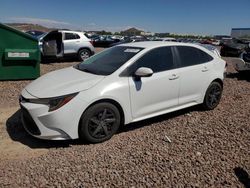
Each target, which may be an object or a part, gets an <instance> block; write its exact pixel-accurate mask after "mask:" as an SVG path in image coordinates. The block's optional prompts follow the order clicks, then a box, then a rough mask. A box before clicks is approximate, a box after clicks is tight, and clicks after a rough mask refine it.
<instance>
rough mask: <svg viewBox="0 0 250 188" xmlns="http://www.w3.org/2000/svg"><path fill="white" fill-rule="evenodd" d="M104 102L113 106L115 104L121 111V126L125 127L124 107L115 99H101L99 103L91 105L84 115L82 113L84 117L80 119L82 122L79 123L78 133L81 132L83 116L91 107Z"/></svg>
mask: <svg viewBox="0 0 250 188" xmlns="http://www.w3.org/2000/svg"><path fill="white" fill-rule="evenodd" d="M103 102H107V103H111V104H113V105H114V106H115V107H117V109H118V110H119V112H120V115H121V126H123V125H124V123H125V114H124V110H123V108H122V106H121V105H120V103H119V102H117V101H115V100H114V99H109V98H105V99H100V100H97V101H95V102H93V103H91V104H90V105H89V106H88V107H87V108H86V109H85V110H84V111H83V113H82V115H81V118H80V120H79V122H78V131H79V128H80V123H81V121H82V116H83V114H84V113H85V112H86V111H87V110H88V109H89V108H90V107H91V106H94V105H95V104H99V103H103Z"/></svg>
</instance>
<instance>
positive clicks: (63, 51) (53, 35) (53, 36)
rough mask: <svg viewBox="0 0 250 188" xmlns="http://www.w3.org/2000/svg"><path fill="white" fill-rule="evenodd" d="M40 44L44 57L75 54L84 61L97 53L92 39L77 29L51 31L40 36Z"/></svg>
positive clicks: (60, 56)
mask: <svg viewBox="0 0 250 188" xmlns="http://www.w3.org/2000/svg"><path fill="white" fill-rule="evenodd" d="M40 45H41V51H42V55H43V57H44V58H51V57H52V58H62V57H66V56H71V57H72V56H74V57H78V59H79V60H80V61H83V60H85V59H87V58H89V57H90V56H91V55H93V54H94V53H95V50H94V47H93V45H92V43H91V40H90V39H88V38H87V37H86V36H85V35H84V33H82V32H77V31H70V30H55V31H51V32H49V33H48V34H46V35H45V36H43V37H41V38H40Z"/></svg>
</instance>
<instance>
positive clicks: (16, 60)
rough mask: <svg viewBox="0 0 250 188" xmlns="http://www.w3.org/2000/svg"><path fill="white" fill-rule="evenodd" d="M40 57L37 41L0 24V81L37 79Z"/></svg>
mask: <svg viewBox="0 0 250 188" xmlns="http://www.w3.org/2000/svg"><path fill="white" fill-rule="evenodd" d="M40 56H41V55H40V50H39V46H38V40H37V39H35V38H33V37H32V36H30V35H28V34H26V33H23V32H21V31H18V30H16V29H14V28H12V27H9V26H6V25H4V24H1V23H0V80H23V79H35V78H37V77H39V76H40V59H41V57H40Z"/></svg>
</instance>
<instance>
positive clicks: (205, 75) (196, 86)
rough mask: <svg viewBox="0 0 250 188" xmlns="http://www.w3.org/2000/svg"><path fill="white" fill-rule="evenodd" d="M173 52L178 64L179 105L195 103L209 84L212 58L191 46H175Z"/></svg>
mask: <svg viewBox="0 0 250 188" xmlns="http://www.w3.org/2000/svg"><path fill="white" fill-rule="evenodd" d="M175 52H176V54H177V57H178V58H177V59H178V62H179V63H178V64H179V65H178V67H179V69H178V70H179V71H178V73H179V76H180V91H179V105H185V104H188V103H196V102H198V101H200V100H201V99H202V96H203V94H204V91H205V90H206V89H207V88H206V87H207V85H208V84H209V83H208V82H209V77H210V74H211V73H210V72H211V70H212V66H213V65H212V60H213V57H211V56H210V55H208V54H207V53H205V52H204V51H202V50H200V49H198V48H195V47H191V46H176V47H175Z"/></svg>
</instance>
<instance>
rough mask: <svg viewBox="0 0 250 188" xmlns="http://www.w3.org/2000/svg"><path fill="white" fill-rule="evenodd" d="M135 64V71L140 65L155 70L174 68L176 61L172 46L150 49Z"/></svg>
mask: <svg viewBox="0 0 250 188" xmlns="http://www.w3.org/2000/svg"><path fill="white" fill-rule="evenodd" d="M134 66H135V67H133V70H134V71H135V70H136V69H138V68H140V67H147V68H150V69H152V70H153V72H161V71H166V70H170V69H173V68H174V62H173V54H172V50H171V47H161V48H156V49H153V50H151V51H149V52H148V53H146V54H145V55H144V56H142V57H141V58H140V59H139V60H137V62H136V63H135V64H134Z"/></svg>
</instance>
